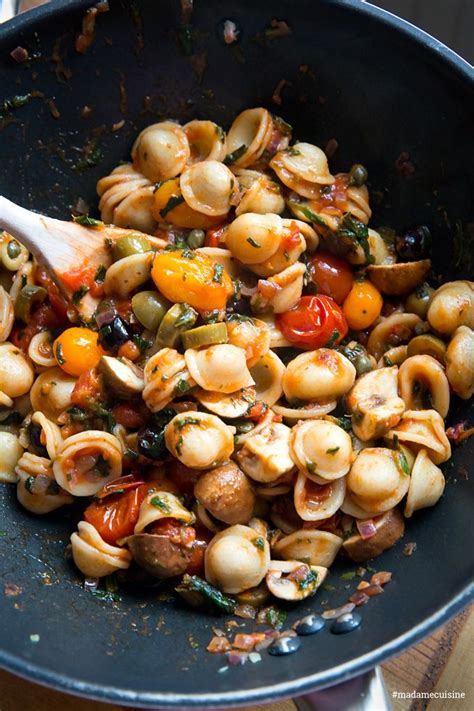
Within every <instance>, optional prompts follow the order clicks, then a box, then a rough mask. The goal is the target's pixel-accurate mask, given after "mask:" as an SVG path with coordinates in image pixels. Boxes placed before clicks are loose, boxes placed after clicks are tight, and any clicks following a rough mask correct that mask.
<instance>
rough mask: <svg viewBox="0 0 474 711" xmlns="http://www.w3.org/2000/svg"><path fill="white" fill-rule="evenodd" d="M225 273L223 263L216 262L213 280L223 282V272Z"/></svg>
mask: <svg viewBox="0 0 474 711" xmlns="http://www.w3.org/2000/svg"><path fill="white" fill-rule="evenodd" d="M223 273H224V267H223V266H222V264H214V274H213V277H212V281H215V282H217V283H218V284H222V274H223Z"/></svg>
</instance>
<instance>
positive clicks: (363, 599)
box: [349, 590, 369, 607]
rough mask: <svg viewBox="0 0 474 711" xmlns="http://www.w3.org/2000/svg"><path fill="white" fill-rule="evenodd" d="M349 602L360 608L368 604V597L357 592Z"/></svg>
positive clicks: (363, 593)
mask: <svg viewBox="0 0 474 711" xmlns="http://www.w3.org/2000/svg"><path fill="white" fill-rule="evenodd" d="M349 600H350V601H351V602H353V603H354V605H355V606H356V607H360V605H366V604H367V603H368V602H369V596H368V595H367V594H366V593H365V592H362V591H361V590H358V591H357V592H355V593H353V594H352V595H351V596H350V598H349Z"/></svg>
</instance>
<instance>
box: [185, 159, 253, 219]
mask: <svg viewBox="0 0 474 711" xmlns="http://www.w3.org/2000/svg"><path fill="white" fill-rule="evenodd" d="M179 186H180V188H181V192H182V194H183V197H184V199H185V200H186V202H187V204H188V205H189V207H191V208H192V209H193V210H196V212H200V213H202V214H203V215H209V216H210V217H216V216H217V217H220V216H224V215H227V213H228V212H229V210H230V208H231V207H232V205H233V204H234V203H235V200H236V198H237V194H238V190H239V187H238V183H237V179H236V178H235V176H234V174H233V173H232V172H231V171H230V170H229V168H227V166H225V165H224V164H223V163H219V162H218V161H216V160H206V161H203V162H202V163H195V164H194V165H191V166H189V167H188V168H186V169H185V171H184V172H183V173H182V175H181V178H180V180H179Z"/></svg>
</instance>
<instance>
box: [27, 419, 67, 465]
mask: <svg viewBox="0 0 474 711" xmlns="http://www.w3.org/2000/svg"><path fill="white" fill-rule="evenodd" d="M31 422H32V424H33V425H37V426H38V427H39V428H40V441H41V442H42V443H43V439H44V446H45V448H46V451H47V453H48V457H49V458H50V459H55V458H56V457H57V455H58V452H59V450H60V449H61V446H62V443H63V438H62V434H61V430H60V429H59V427H58V426H57V425H56V424H55V423H54V422H51V420H48V418H47V417H45V415H44V414H43V413H42V412H34V413H33V414H32V416H31Z"/></svg>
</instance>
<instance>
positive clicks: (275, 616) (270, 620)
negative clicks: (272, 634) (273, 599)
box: [265, 605, 287, 630]
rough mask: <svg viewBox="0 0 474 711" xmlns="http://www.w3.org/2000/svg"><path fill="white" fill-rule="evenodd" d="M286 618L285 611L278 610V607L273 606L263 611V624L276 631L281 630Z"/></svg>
mask: <svg viewBox="0 0 474 711" xmlns="http://www.w3.org/2000/svg"><path fill="white" fill-rule="evenodd" d="M286 616H287V614H286V612H285V610H279V609H278V607H274V606H273V605H270V607H267V608H266V609H265V622H266V623H267V625H271V626H272V627H274V628H275V629H276V630H281V628H282V627H283V625H284V624H285V620H286Z"/></svg>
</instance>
